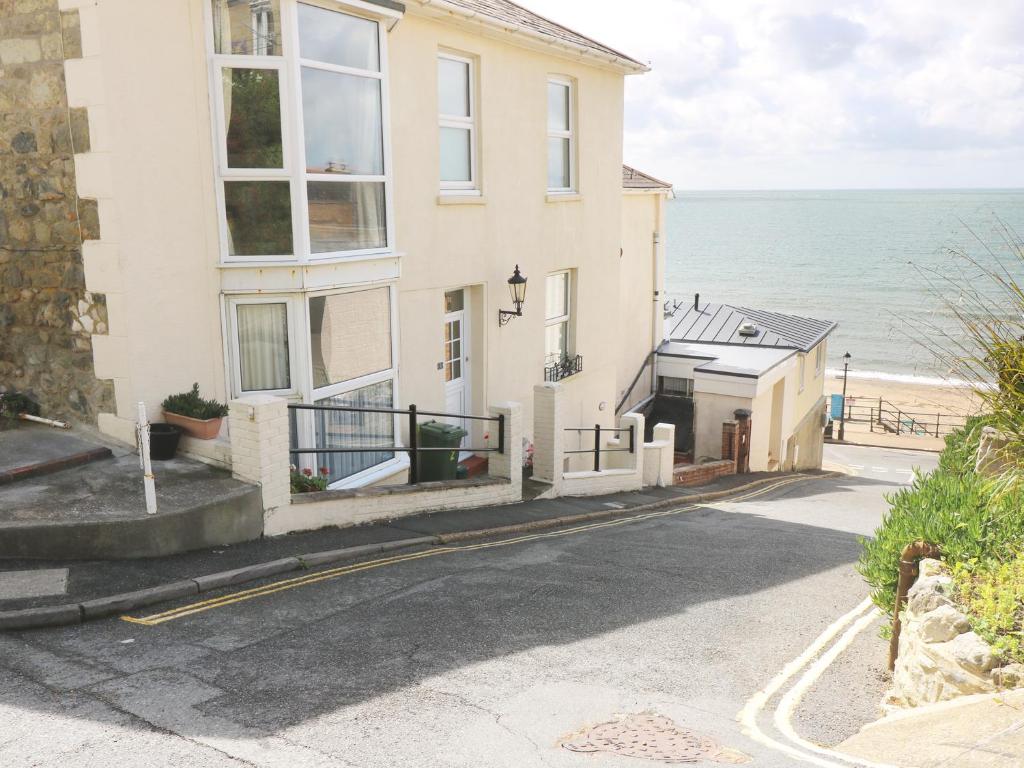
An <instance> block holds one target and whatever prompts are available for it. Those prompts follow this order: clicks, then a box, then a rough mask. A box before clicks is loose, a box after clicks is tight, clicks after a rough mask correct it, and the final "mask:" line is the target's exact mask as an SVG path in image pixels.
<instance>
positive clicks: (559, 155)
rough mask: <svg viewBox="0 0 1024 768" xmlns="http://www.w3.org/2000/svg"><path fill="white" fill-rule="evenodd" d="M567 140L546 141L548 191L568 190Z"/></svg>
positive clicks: (550, 139) (569, 182)
mask: <svg viewBox="0 0 1024 768" xmlns="http://www.w3.org/2000/svg"><path fill="white" fill-rule="evenodd" d="M570 184H571V181H570V177H569V140H568V139H552V138H549V139H548V189H568V188H569V186H570Z"/></svg>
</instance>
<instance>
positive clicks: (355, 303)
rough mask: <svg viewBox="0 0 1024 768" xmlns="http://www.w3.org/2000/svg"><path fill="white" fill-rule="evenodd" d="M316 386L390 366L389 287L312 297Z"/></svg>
mask: <svg viewBox="0 0 1024 768" xmlns="http://www.w3.org/2000/svg"><path fill="white" fill-rule="evenodd" d="M309 332H310V342H311V346H312V351H313V386H314V387H315V388H321V387H326V386H330V385H332V384H339V383H342V382H345V381H349V380H351V379H355V378H358V377H360V376H366V375H368V374H371V373H377V372H379V371H385V370H387V369H388V368H390V367H391V365H392V361H391V301H390V292H389V289H387V288H374V289H373V290H369V291H355V292H353V293H339V294H334V295H333V296H315V297H313V298H311V299H310V300H309Z"/></svg>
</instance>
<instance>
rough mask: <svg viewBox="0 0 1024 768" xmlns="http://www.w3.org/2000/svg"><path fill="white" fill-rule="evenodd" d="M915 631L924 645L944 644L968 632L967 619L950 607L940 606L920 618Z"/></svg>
mask: <svg viewBox="0 0 1024 768" xmlns="http://www.w3.org/2000/svg"><path fill="white" fill-rule="evenodd" d="M919 622H920V623H919V624H918V628H917V631H918V633H919V634H920V636H921V639H922V640H924V642H926V643H945V642H948V641H950V640H952V639H953V638H955V637H956V636H957V635H962V634H963V633H964V632H967V631H969V630H970V628H971V625H970V622H968V621H967V617H966V616H964V615H963V614H962V613H960V611H958V610H957V609H956V608H954V607H953V606H952V605H940V606H939V607H938V608H936V609H934V610H932V611H929V612H928V613H926V614H924V616H921V617H920V620H919Z"/></svg>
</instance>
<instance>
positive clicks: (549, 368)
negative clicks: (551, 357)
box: [544, 355, 583, 381]
mask: <svg viewBox="0 0 1024 768" xmlns="http://www.w3.org/2000/svg"><path fill="white" fill-rule="evenodd" d="M582 370H583V355H576V356H575V357H563V358H562V359H561V360H558V361H557V362H554V363H550V364H548V365H546V366H544V381H561V380H562V379H567V378H569V377H570V376H575V375H576V374H577V373H579V372H580V371H582Z"/></svg>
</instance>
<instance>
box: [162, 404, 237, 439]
mask: <svg viewBox="0 0 1024 768" xmlns="http://www.w3.org/2000/svg"><path fill="white" fill-rule="evenodd" d="M164 418H165V419H166V420H167V423H168V424H176V425H177V426H179V427H181V428H182V429H183V430H184V431H185V434H186V435H188V436H189V437H195V438H198V439H200V440H213V438H215V437H216V436H217V435H218V434H219V433H220V423H221V422H222V421H224V419H222V418H216V419H193V418H191V417H189V416H182V415H181V414H178V413H169V412H168V411H164Z"/></svg>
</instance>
